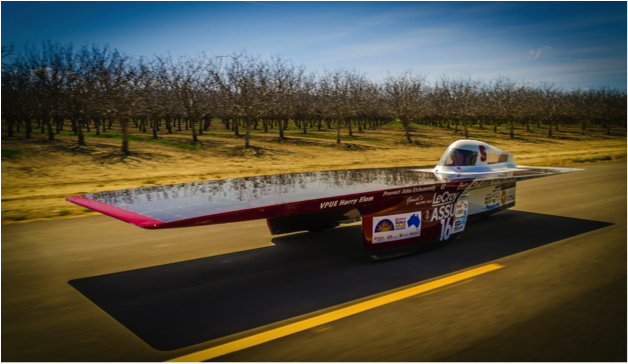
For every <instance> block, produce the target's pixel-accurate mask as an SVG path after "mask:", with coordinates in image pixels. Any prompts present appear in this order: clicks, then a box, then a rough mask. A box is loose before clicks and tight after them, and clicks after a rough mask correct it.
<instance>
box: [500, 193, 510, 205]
mask: <svg viewBox="0 0 628 364" xmlns="http://www.w3.org/2000/svg"><path fill="white" fill-rule="evenodd" d="M507 201H508V192H506V191H502V199H501V203H502V205H505V204H506V202H507Z"/></svg>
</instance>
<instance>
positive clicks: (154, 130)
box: [152, 120, 157, 139]
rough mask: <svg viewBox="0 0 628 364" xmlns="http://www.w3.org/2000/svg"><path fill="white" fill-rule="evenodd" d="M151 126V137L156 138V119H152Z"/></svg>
mask: <svg viewBox="0 0 628 364" xmlns="http://www.w3.org/2000/svg"><path fill="white" fill-rule="evenodd" d="M152 127H153V139H157V120H153V122H152Z"/></svg>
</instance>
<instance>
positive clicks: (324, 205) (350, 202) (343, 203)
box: [321, 196, 375, 210]
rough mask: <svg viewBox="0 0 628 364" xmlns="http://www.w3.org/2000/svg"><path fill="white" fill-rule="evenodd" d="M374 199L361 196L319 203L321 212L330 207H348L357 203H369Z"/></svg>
mask: <svg viewBox="0 0 628 364" xmlns="http://www.w3.org/2000/svg"><path fill="white" fill-rule="evenodd" d="M374 199H375V197H373V196H362V197H360V198H355V199H351V200H335V201H327V202H321V210H322V209H328V208H332V207H340V206H350V205H355V204H357V203H363V202H371V201H373V200H374Z"/></svg>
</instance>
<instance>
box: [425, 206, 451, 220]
mask: <svg viewBox="0 0 628 364" xmlns="http://www.w3.org/2000/svg"><path fill="white" fill-rule="evenodd" d="M455 207H456V205H455V204H453V203H450V204H448V205H442V206H438V207H434V208H432V209H429V210H427V211H425V212H424V213H423V220H424V221H429V222H434V221H439V220H442V219H446V218H448V217H451V216H454V214H455V211H454V210H455Z"/></svg>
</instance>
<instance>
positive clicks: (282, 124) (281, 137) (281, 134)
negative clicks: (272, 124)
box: [277, 118, 288, 140]
mask: <svg viewBox="0 0 628 364" xmlns="http://www.w3.org/2000/svg"><path fill="white" fill-rule="evenodd" d="M286 124H288V118H286ZM277 125H278V126H279V139H281V140H283V139H284V136H283V126H284V123H283V120H279V122H278V123H277Z"/></svg>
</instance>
